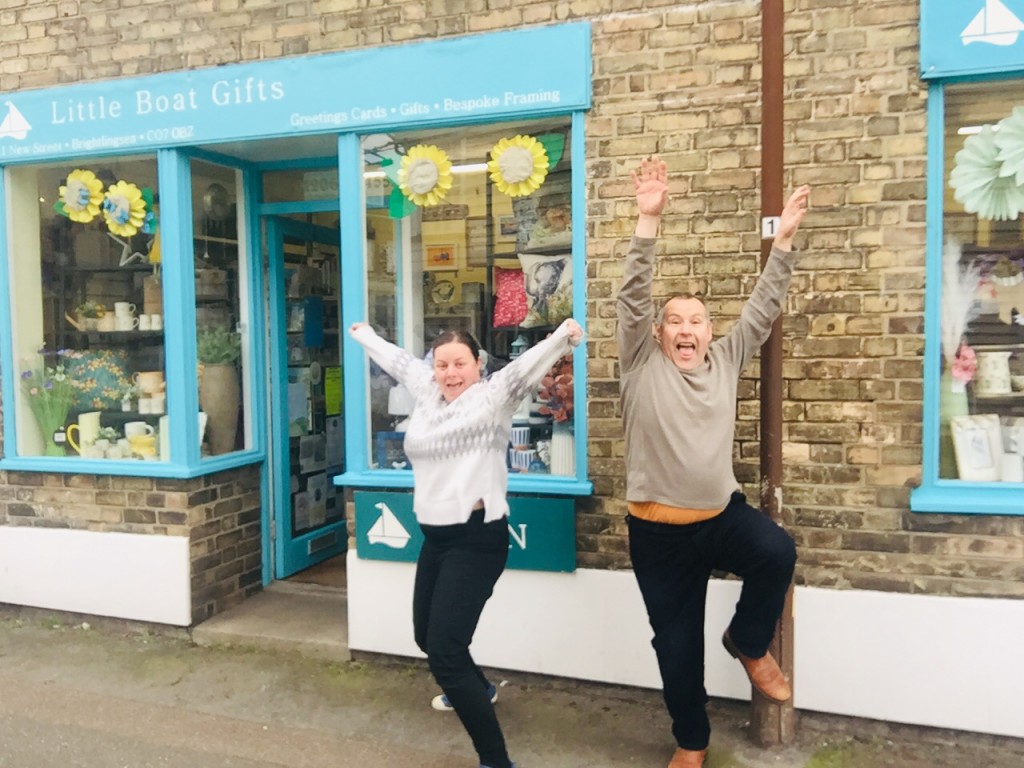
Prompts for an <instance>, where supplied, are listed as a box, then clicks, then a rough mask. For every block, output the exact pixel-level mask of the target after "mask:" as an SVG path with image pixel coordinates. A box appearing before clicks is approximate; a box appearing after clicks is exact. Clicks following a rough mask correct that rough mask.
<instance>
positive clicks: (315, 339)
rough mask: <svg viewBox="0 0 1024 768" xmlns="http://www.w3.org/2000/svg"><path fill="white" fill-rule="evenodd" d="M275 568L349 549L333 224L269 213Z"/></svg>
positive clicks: (279, 573) (290, 569) (284, 572)
mask: <svg viewBox="0 0 1024 768" xmlns="http://www.w3.org/2000/svg"><path fill="white" fill-rule="evenodd" d="M266 236H267V252H268V254H269V260H270V268H269V279H268V285H269V286H270V297H269V299H270V301H269V310H270V323H269V326H270V358H269V359H270V371H269V377H270V381H269V388H270V392H271V430H270V431H271V440H270V443H271V462H272V464H271V477H272V481H271V487H272V489H273V518H272V519H273V536H274V576H275V578H279V579H282V578H286V577H288V576H291V575H292V574H294V573H297V572H299V571H301V570H304V569H306V568H308V567H310V566H311V565H315V564H316V563H319V562H320V561H322V560H326V559H327V558H329V557H333V556H335V555H338V554H340V553H341V552H344V551H345V548H346V544H347V534H346V530H345V519H344V517H345V505H344V496H343V494H342V492H341V489H340V488H337V487H335V486H334V484H333V482H332V480H333V478H334V477H335V475H338V474H340V473H341V472H343V471H344V463H345V456H344V445H345V441H344V421H343V416H342V407H341V391H342V385H341V362H340V361H341V337H340V317H341V307H340V305H339V298H340V296H341V284H340V269H339V266H340V259H339V253H340V249H339V243H338V233H337V231H336V230H331V229H327V228H325V227H318V226H314V225H311V224H304V223H302V222H299V221H295V220H292V219H286V218H278V217H267V218H266Z"/></svg>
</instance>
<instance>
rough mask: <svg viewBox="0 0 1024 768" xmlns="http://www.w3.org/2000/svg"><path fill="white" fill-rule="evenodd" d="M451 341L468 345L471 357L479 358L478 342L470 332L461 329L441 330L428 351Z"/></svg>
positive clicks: (432, 350)
mask: <svg viewBox="0 0 1024 768" xmlns="http://www.w3.org/2000/svg"><path fill="white" fill-rule="evenodd" d="M452 342H456V343H458V344H465V345H466V346H467V347H469V351H470V352H472V353H473V359H474V360H479V359H480V342H478V341H477V340H476V339H475V338H474V337H473V334H472V333H470V332H469V331H463V330H461V329H456V330H454V331H442V332H441V335H440V336H438V337H437V338H436V339H434V343H433V344H431V345H430V351H431V352H435V351H436V350H437V348H438V347H440V346H441V345H442V344H451V343H452Z"/></svg>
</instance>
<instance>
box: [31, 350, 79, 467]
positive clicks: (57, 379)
mask: <svg viewBox="0 0 1024 768" xmlns="http://www.w3.org/2000/svg"><path fill="white" fill-rule="evenodd" d="M63 354H64V350H59V351H57V352H50V351H47V349H46V347H45V346H44V347H42V348H41V349H40V350H39V355H40V357H41V358H42V362H41V364H40V365H39V367H37V368H30V369H27V370H25V371H23V372H22V374H21V391H22V394H23V395H24V397H25V400H26V402H27V403H28V406H29V408H30V409H31V410H32V414H33V415H34V416H35V417H36V422H38V424H39V429H40V431H41V432H42V433H43V440H44V441H45V443H46V450H45V455H47V456H63V455H64V450H63V448H61V447H60V446H59V445H57V444H56V443H54V442H53V434H54V432H56V431H57V430H59V429H60V428H61V427H63V426H64V422H65V421H66V420H67V418H68V411H69V410H70V409H71V401H72V398H73V397H74V389H73V387H72V385H71V380H70V379H69V378H68V375H67V372H66V371H65V369H64V363H63V361H62V360H61V357H62V355H63Z"/></svg>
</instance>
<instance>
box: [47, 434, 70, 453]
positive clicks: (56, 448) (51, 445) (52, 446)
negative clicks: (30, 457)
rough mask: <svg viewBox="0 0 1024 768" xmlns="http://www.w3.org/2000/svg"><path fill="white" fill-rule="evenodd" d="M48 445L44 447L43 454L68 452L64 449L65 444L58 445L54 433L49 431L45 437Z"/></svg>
mask: <svg viewBox="0 0 1024 768" xmlns="http://www.w3.org/2000/svg"><path fill="white" fill-rule="evenodd" d="M43 440H44V442H45V443H46V446H45V447H44V448H43V456H66V455H67V453H66V452H65V451H64V446H62V445H58V444H57V443H55V442H53V433H52V432H51V433H49V434H48V435H45V436H44V437H43Z"/></svg>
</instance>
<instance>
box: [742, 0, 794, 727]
mask: <svg viewBox="0 0 1024 768" xmlns="http://www.w3.org/2000/svg"><path fill="white" fill-rule="evenodd" d="M782 4H783V0H762V2H761V216H762V221H767V219H768V218H769V217H775V216H778V215H779V214H780V213H781V212H782V202H783V192H782V190H783V187H782V185H783V178H782V173H783V137H782V127H783V108H784V100H783V92H782V85H783V77H784V75H783V10H782ZM762 238H763V239H762V240H761V267H762V269H763V268H764V264H765V262H766V261H767V260H768V255H769V254H770V253H771V246H772V236H771V234H768V233H765V232H763V233H762ZM760 445H761V510H762V511H763V512H764V513H765V514H767V515H769V516H770V517H771V518H772V519H773V520H775V521H776V522H780V521H781V518H782V318H781V317H780V318H779V319H777V320H776V321H775V324H774V325H773V326H772V333H771V336H770V337H769V338H768V341H766V342H765V344H764V346H763V347H762V348H761V443H760ZM769 651H770V652H771V654H772V655H773V656H774V657H775V658H776V659H777V660H778V662H779V665H780V666H781V667H782V671H783V672H784V673H785V674H786V677H787V678H788V679H789V680H790V683H791V684H794V687H795V680H794V679H793V586H792V585H790V587H789V591H788V592H787V594H786V605H785V608H784V609H783V613H782V618H781V619H780V620H779V625H778V627H777V628H776V632H775V638H774V640H773V641H772V644H771V647H770V649H769ZM794 726H795V710H794V708H793V700H792V699H790V700H789V701H788V702H786V703H785V704H775V703H773V702H770V701H769V700H767V699H765V698H764V697H763V696H759V695H757V694H756V693H755V694H754V695H753V700H752V715H751V719H750V727H751V734H752V736H753V738H754V739H755V740H756V741H757V742H758V743H760V744H762V745H764V746H771V745H776V744H788V743H789V742H790V741H792V739H793V735H794Z"/></svg>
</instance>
